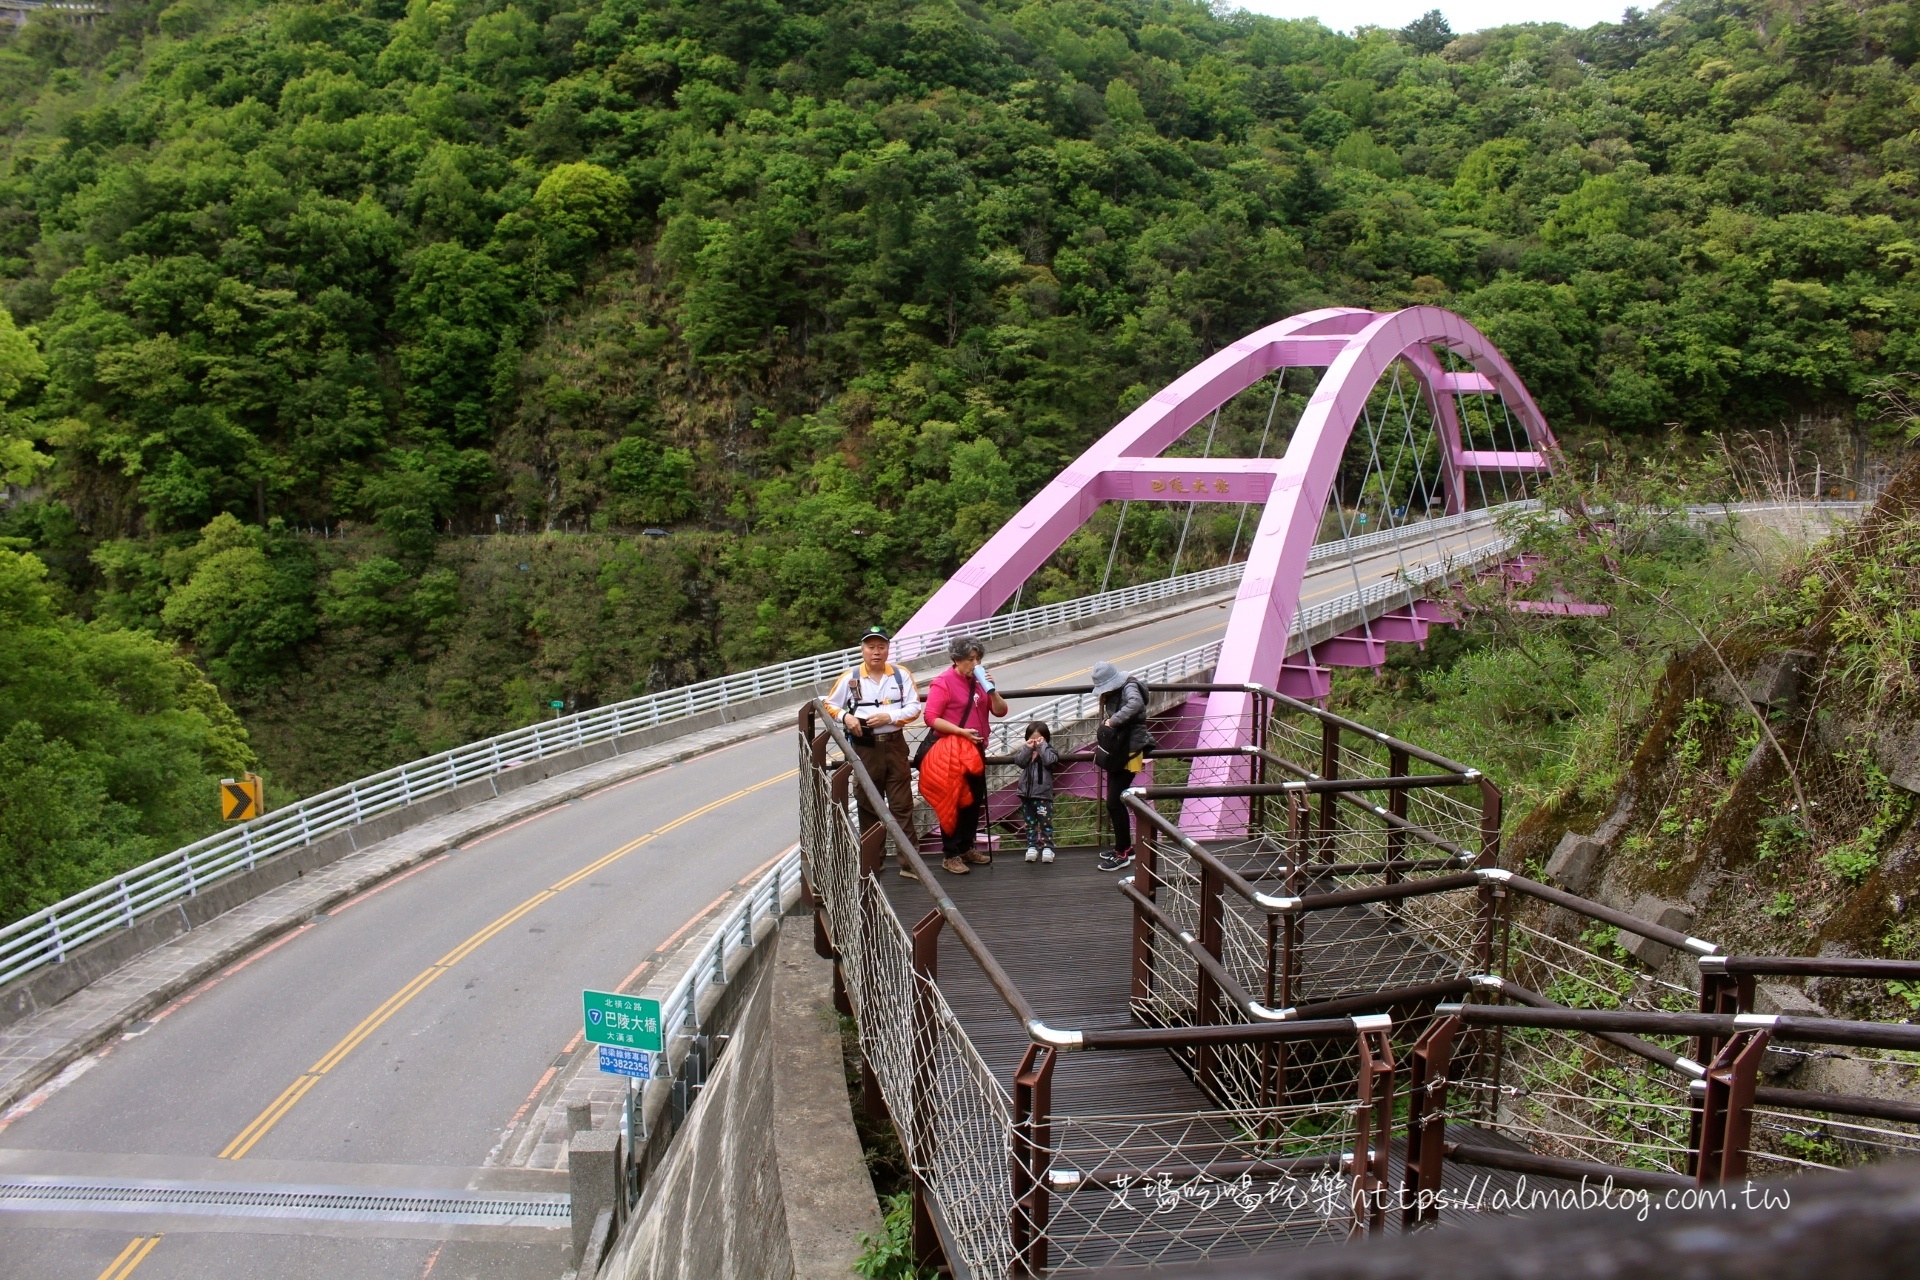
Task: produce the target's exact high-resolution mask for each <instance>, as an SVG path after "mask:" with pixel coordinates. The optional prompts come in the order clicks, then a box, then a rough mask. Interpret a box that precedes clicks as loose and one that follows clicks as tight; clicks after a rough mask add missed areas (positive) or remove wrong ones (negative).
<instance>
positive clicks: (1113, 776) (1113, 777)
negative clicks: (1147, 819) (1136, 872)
mask: <svg viewBox="0 0 1920 1280" xmlns="http://www.w3.org/2000/svg"><path fill="white" fill-rule="evenodd" d="M1138 776H1139V775H1138V774H1136V773H1134V771H1133V770H1131V769H1125V768H1122V769H1109V770H1107V821H1108V822H1109V823H1110V824H1111V825H1112V826H1113V847H1114V848H1115V849H1118V850H1119V851H1120V852H1121V853H1125V852H1126V851H1127V850H1128V849H1130V848H1132V847H1133V824H1132V822H1131V821H1130V819H1132V817H1133V813H1132V811H1131V810H1129V809H1128V808H1127V801H1126V794H1127V788H1128V787H1130V786H1132V785H1133V780H1134V778H1136V777H1138Z"/></svg>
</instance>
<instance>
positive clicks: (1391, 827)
mask: <svg viewBox="0 0 1920 1280" xmlns="http://www.w3.org/2000/svg"><path fill="white" fill-rule="evenodd" d="M1412 771H1413V769H1412V762H1411V761H1410V760H1408V758H1407V753H1406V751H1405V749H1403V748H1401V747H1389V748H1388V749H1387V772H1388V774H1390V775H1392V776H1393V777H1396V778H1404V777H1406V776H1407V775H1408V774H1409V773H1411V772H1412ZM1387 812H1388V813H1390V814H1392V815H1393V816H1394V817H1396V818H1400V819H1402V820H1404V819H1405V818H1406V816H1407V793H1406V792H1405V791H1404V790H1403V789H1401V788H1399V787H1395V788H1394V789H1393V790H1391V791H1389V792H1387ZM1406 853H1407V833H1406V830H1405V829H1404V828H1402V827H1399V826H1396V825H1395V824H1393V823H1391V822H1389V823H1388V824H1387V876H1386V881H1387V883H1388V884H1392V883H1394V882H1395V881H1397V880H1398V879H1399V878H1400V868H1399V867H1398V866H1395V865H1394V864H1395V863H1398V862H1399V861H1400V860H1401V859H1402V858H1404V857H1406Z"/></svg>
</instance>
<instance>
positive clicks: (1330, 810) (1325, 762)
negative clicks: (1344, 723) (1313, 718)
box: [1320, 720, 1340, 862]
mask: <svg viewBox="0 0 1920 1280" xmlns="http://www.w3.org/2000/svg"><path fill="white" fill-rule="evenodd" d="M1320 776H1321V777H1323V778H1326V779H1329V780H1331V779H1334V778H1338V777H1339V776H1340V726H1339V725H1337V724H1335V723H1333V722H1332V721H1331V720H1322V721H1321V722H1320ZM1338 798H1339V797H1337V796H1335V795H1334V793H1333V792H1331V791H1322V792H1321V793H1320V861H1322V862H1334V861H1336V860H1337V859H1335V857H1334V854H1333V824H1334V805H1335V802H1336V801H1337V800H1338Z"/></svg>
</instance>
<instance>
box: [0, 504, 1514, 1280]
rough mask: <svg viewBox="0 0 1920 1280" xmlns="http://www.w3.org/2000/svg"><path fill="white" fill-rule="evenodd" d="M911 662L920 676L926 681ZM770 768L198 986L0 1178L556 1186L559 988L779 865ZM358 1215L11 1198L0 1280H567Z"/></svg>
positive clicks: (1051, 666)
mask: <svg viewBox="0 0 1920 1280" xmlns="http://www.w3.org/2000/svg"><path fill="white" fill-rule="evenodd" d="M1481 536H1482V538H1484V536H1485V535H1484V534H1482V535H1481ZM1421 545H1422V546H1423V547H1425V546H1428V545H1430V544H1421ZM1398 565H1399V558H1398V555H1397V553H1396V552H1395V551H1394V550H1393V549H1392V548H1391V547H1388V548H1386V549H1384V550H1382V551H1380V552H1377V553H1375V554H1373V555H1371V556H1368V557H1366V558H1363V559H1361V560H1359V561H1358V562H1357V563H1354V564H1349V563H1348V562H1347V561H1345V560H1342V561H1340V562H1338V563H1337V564H1330V565H1327V566H1326V567H1324V568H1321V569H1320V570H1319V571H1318V572H1316V573H1314V574H1313V575H1311V576H1310V577H1309V579H1308V581H1307V584H1306V592H1305V594H1304V596H1303V603H1304V604H1307V605H1311V604H1314V603H1317V602H1319V601H1321V600H1326V599H1332V598H1335V597H1337V596H1340V595H1343V594H1346V593H1348V592H1351V591H1352V590H1353V589H1354V587H1355V583H1356V578H1357V579H1358V581H1360V582H1362V583H1365V582H1369V581H1373V580H1377V579H1378V578H1379V577H1381V576H1382V575H1383V574H1390V573H1392V572H1394V571H1395V569H1397V567H1398ZM1227 613H1228V609H1227V606H1226V605H1225V604H1221V603H1208V604H1206V605H1204V606H1202V607H1199V608H1196V609H1194V610H1191V611H1188V612H1185V613H1182V614H1179V615H1177V616H1174V617H1171V618H1161V619H1159V620H1157V621H1155V622H1152V623H1150V624H1147V625H1143V626H1140V627H1138V628H1135V629H1133V630H1130V631H1127V632H1123V633H1121V634H1118V635H1112V636H1108V637H1106V638H1104V639H1101V640H1097V641H1088V642H1082V643H1081V644H1079V645H1076V646H1074V647H1071V648H1066V649H1062V650H1059V651H1056V652H1054V653H1051V654H1046V655H1042V656H1039V657H1035V658H1031V659H1028V660H1026V661H1023V662H1019V663H1010V664H1006V665H1004V666H999V667H996V675H997V676H998V678H999V679H1000V680H1001V681H1002V682H1004V683H1006V684H1007V685H1008V687H1013V686H1014V685H1015V684H1018V685H1023V686H1030V685H1035V684H1043V683H1057V684H1067V683H1071V682H1073V681H1074V680H1075V678H1076V677H1080V678H1082V679H1084V676H1085V673H1086V671H1087V670H1088V669H1089V667H1090V666H1091V664H1092V662H1093V661H1094V660H1095V659H1096V658H1107V659H1110V660H1113V661H1115V662H1116V663H1118V664H1119V665H1121V666H1128V665H1139V664H1145V663H1147V662H1151V661H1153V660H1156V659H1158V658H1162V657H1166V656H1168V655H1170V654H1173V653H1177V652H1180V651H1181V650H1184V649H1189V648H1193V647H1195V646H1197V645H1201V644H1205V643H1207V642H1208V641H1210V640H1214V639H1217V638H1218V637H1219V636H1220V634H1221V632H1222V631H1223V629H1224V627H1225V625H1226V619H1227ZM990 656H991V655H990ZM916 665H918V666H920V667H921V668H922V670H921V672H920V674H921V677H922V680H923V683H924V680H925V679H926V677H928V676H930V675H931V674H933V671H934V669H935V667H936V664H935V663H934V662H933V661H932V660H931V659H928V660H926V661H924V662H922V663H920V664H916ZM1015 714H1016V715H1017V714H1018V709H1017V708H1016V712H1015ZM793 768H794V759H793V743H792V739H791V738H790V737H789V736H788V734H787V733H784V732H782V733H775V734H771V735H768V736H766V737H762V738H757V739H754V740H751V741H748V742H745V743H741V744H738V745H735V746H732V747H728V748H724V749H722V750H718V751H715V752H713V753H711V754H708V755H705V756H701V757H698V758H695V759H692V760H688V761H685V762H682V763H679V764H674V765H670V766H666V767H663V768H661V769H659V770H657V771H654V772H651V773H648V774H644V775H642V776H639V777H636V778H633V779H630V780H628V781H626V782H623V783H620V784H617V785H615V786H612V787H609V788H607V789H606V790H603V791H601V792H597V793H595V794H593V795H590V796H587V797H584V798H581V799H578V800H575V801H572V802H571V803H568V804H564V805H561V806H559V807H557V808H555V809H552V810H548V811H546V812H545V813H542V814H540V815H537V816H535V817H532V818H528V819H526V820H524V821H522V822H520V823H519V824H517V825H515V826H512V827H509V828H506V829H504V830H501V831H498V832H496V833H494V834H492V835H490V836H487V837H484V838H481V839H478V840H475V841H473V842H472V843H470V844H468V845H466V846H464V847H462V848H461V849H459V850H457V851H455V852H452V853H449V854H447V855H444V856H442V857H439V858H436V859H434V860H432V861H430V862H427V863H423V864H421V865H419V866H417V867H415V868H414V869H412V870H410V871H408V872H405V873H403V874H401V875H399V876H396V877H395V878H393V879H391V880H388V881H386V882H384V883H383V884H381V885H380V886H377V887H376V888H374V889H372V890H371V891H369V892H367V893H365V894H362V895H361V896H360V897H359V898H357V899H354V900H353V901H351V902H349V903H347V904H345V905H343V906H342V907H340V908H338V909H336V910H334V911H333V912H332V913H331V914H330V915H328V916H327V917H325V918H322V919H318V920H315V921H314V922H312V923H310V924H308V925H306V926H304V927H302V928H300V929H298V930H296V931H294V932H293V933H291V934H288V935H286V936H284V937H282V938H281V939H279V940H278V941H276V942H275V943H273V944H271V945H269V946H267V947H265V948H263V949H262V950H260V951H258V952H256V953H255V954H253V955H252V956H251V957H249V958H248V959H246V960H244V961H241V962H239V963H237V964H235V965H233V966H232V967H230V968H229V969H227V970H226V971H224V972H223V973H221V974H220V975H218V976H217V977H215V978H213V979H210V980H209V981H208V982H206V983H204V984H202V985H201V986H200V987H198V988H196V989H195V990H193V991H191V992H190V993H188V994H187V995H186V996H184V997H182V998H181V999H179V1000H178V1001H176V1002H175V1003H174V1004H173V1005H171V1006H169V1007H168V1008H167V1009H165V1010H164V1011H163V1012H162V1013H160V1014H159V1015H156V1016H155V1017H154V1018H153V1019H152V1020H151V1022H150V1023H149V1024H146V1025H144V1026H137V1027H136V1029H135V1031H134V1032H132V1033H130V1034H128V1035H127V1036H124V1037H122V1038H121V1039H119V1040H118V1041H116V1042H114V1043H113V1044H112V1045H110V1046H109V1047H108V1048H106V1049H105V1050H102V1051H101V1052H99V1053H96V1054H94V1055H92V1056H91V1057H89V1058H87V1059H84V1060H82V1061H81V1062H80V1063H78V1064H76V1065H75V1066H74V1067H73V1068H70V1069H69V1070H68V1071H67V1072H66V1073H64V1074H63V1076H62V1077H61V1079H60V1080H59V1081H57V1082H56V1083H55V1085H54V1086H51V1087H49V1088H48V1089H45V1090H42V1091H41V1093H40V1094H38V1095H36V1096H35V1098H33V1099H29V1100H28V1102H26V1103H23V1104H22V1105H21V1106H19V1107H17V1108H15V1109H14V1111H12V1112H10V1113H9V1114H8V1115H7V1116H6V1117H5V1118H4V1119H0V1175H4V1176H7V1177H19V1176H46V1177H59V1178H91V1179H155V1178H161V1179H177V1180H179V1181H180V1182H182V1183H183V1184H192V1185H193V1186H195V1187H199V1188H205V1187H208V1186H228V1187H231V1186H235V1185H245V1186H249V1187H272V1188H275V1189H286V1188H289V1187H298V1188H323V1189H328V1190H330V1191H333V1192H336V1193H337V1192H339V1191H340V1189H342V1188H348V1189H352V1188H361V1189H369V1190H371V1189H379V1190H382V1191H388V1192H391V1191H395V1190H403V1191H407V1192H410V1193H420V1192H425V1191H431V1190H447V1189H453V1190H458V1189H464V1188H481V1189H485V1190H488V1191H493V1192H498V1193H500V1194H502V1195H509V1194H511V1195H513V1196H525V1197H532V1196H539V1195H548V1196H551V1195H553V1194H556V1193H562V1192H564V1191H565V1189H566V1187H565V1177H564V1175H563V1174H557V1173H554V1172H551V1171H546V1170H537V1169H529V1168H524V1167H522V1168H515V1167H513V1161H514V1158H515V1157H514V1155H513V1152H511V1151H508V1150H507V1147H508V1146H509V1145H510V1144H508V1143H507V1141H506V1139H507V1137H508V1136H509V1135H510V1134H513V1133H515V1132H517V1129H516V1124H517V1122H519V1121H521V1120H523V1119H524V1118H525V1116H526V1113H527V1110H528V1106H529V1104H530V1103H531V1102H533V1101H534V1100H535V1099H536V1098H538V1097H539V1096H540V1095H541V1091H542V1088H543V1086H544V1085H545V1084H546V1082H547V1080H548V1079H550V1078H551V1072H550V1070H549V1069H550V1067H552V1066H553V1065H554V1064H555V1061H556V1054H558V1053H560V1052H561V1051H562V1050H563V1048H564V1047H565V1046H567V1045H568V1044H569V1042H571V1041H572V1040H574V1038H575V1034H576V1032H577V1031H578V1029H579V1017H580V1012H579V1011H580V1001H579V993H580V991H581V989H582V988H588V987H596V988H607V987H611V986H613V985H614V984H617V983H619V982H620V981H621V980H622V979H623V977H625V976H626V975H628V974H629V973H630V972H631V971H632V970H633V969H634V967H635V965H636V964H637V963H638V962H639V961H640V960H642V959H643V958H645V957H647V956H648V955H649V954H650V953H652V952H653V951H654V949H655V948H656V947H658V946H660V945H661V944H662V943H663V942H666V941H668V940H669V939H670V938H672V937H673V936H674V935H675V934H676V933H677V932H678V931H680V930H681V928H682V926H683V925H685V924H687V922H688V921H689V920H690V919H691V918H693V917H694V916H696V915H697V914H699V913H700V912H701V911H702V910H703V908H706V907H707V906H708V905H709V904H710V903H712V902H714V901H715V896H716V895H723V894H724V893H725V892H726V891H727V890H728V889H730V888H731V887H732V886H734V885H735V884H737V883H738V882H740V881H741V880H742V879H743V878H745V877H749V876H751V875H752V874H753V872H754V871H755V869H756V868H759V867H761V866H763V865H764V864H766V863H767V862H768V861H769V860H771V859H772V858H774V857H776V856H777V855H779V854H780V853H782V852H783V851H784V850H786V849H788V848H790V847H791V846H792V844H793V841H794V840H795V838H796V826H797V821H796V816H795V809H794V801H793V794H792V788H793V786H794V783H793V781H792V771H793ZM608 1079H609V1081H610V1082H611V1080H612V1078H611V1077H609V1078H608ZM530 1091H531V1093H530ZM522 1145H524V1144H522ZM428 1216H429V1218H430V1217H431V1215H428ZM371 1217H372V1215H370V1214H360V1215H358V1216H356V1214H355V1212H354V1211H352V1210H351V1209H346V1210H339V1211H330V1212H328V1213H327V1214H326V1215H325V1216H320V1215H318V1214H316V1216H314V1217H309V1218H288V1217H260V1216H253V1217H249V1216H244V1215H242V1214H240V1213H238V1212H231V1211H230V1212H226V1213H185V1212H174V1213H169V1214H167V1215H166V1216H164V1217H148V1216H145V1215H134V1214H129V1213H127V1212H121V1211H113V1210H104V1209H103V1210H100V1211H85V1212H77V1211H71V1210H65V1211H50V1210H36V1211H27V1210H24V1209H22V1208H20V1207H19V1206H18V1205H17V1204H15V1205H13V1206H11V1207H9V1208H8V1209H6V1211H4V1212H0V1258H4V1259H5V1264H4V1266H3V1267H0V1271H4V1273H5V1275H6V1276H7V1277H9V1278H10V1280H42V1278H44V1280H92V1278H94V1277H102V1278H103V1280H124V1277H127V1276H130V1275H134V1274H136V1273H137V1274H138V1275H139V1277H140V1280H173V1278H176V1277H177V1278H180V1280H187V1278H189V1277H191V1278H195V1280H205V1278H209V1277H229V1276H235V1277H237V1276H273V1277H275V1280H298V1278H300V1277H308V1276H312V1277H322V1276H324V1277H329V1278H337V1277H349V1276H350V1277H367V1278H373V1277H383V1278H384V1277H394V1278H396V1280H401V1278H404V1280H415V1278H417V1277H426V1276H433V1277H440V1278H452V1277H462V1276H479V1275H486V1276H527V1277H544V1278H551V1277H557V1276H559V1275H560V1274H561V1272H562V1271H563V1270H564V1269H565V1267H566V1265H567V1257H566V1253H567V1248H566V1243H567V1240H568V1235H567V1233H566V1232H565V1231H562V1230H555V1229H552V1228H550V1227H541V1226H537V1225H498V1226H476V1225H470V1224H467V1223H462V1224H460V1225H447V1224H446V1223H445V1222H434V1221H431V1220H427V1221H421V1222H418V1223H395V1222H392V1221H383V1220H369V1219H370V1218H371Z"/></svg>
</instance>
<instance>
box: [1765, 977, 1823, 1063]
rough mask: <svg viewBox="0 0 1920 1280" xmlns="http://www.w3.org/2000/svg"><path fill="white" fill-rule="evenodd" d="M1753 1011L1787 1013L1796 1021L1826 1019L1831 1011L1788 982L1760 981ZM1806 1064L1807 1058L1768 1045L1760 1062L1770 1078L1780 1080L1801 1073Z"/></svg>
mask: <svg viewBox="0 0 1920 1280" xmlns="http://www.w3.org/2000/svg"><path fill="white" fill-rule="evenodd" d="M1753 1011H1754V1012H1755V1013H1784V1014H1787V1015H1788V1016H1790V1017H1794V1018H1824V1017H1826V1016H1827V1011H1826V1010H1825V1009H1822V1008H1821V1007H1820V1006H1819V1005H1817V1004H1815V1003H1814V1002H1813V1001H1812V1000H1811V999H1809V998H1808V997H1807V993H1806V992H1804V991H1802V990H1801V989H1800V988H1798V987H1795V986H1789V985H1788V984H1786V983H1784V982H1758V983H1755V984H1754V988H1753ZM1805 1061H1806V1055H1804V1054H1799V1053H1788V1052H1786V1051H1785V1050H1782V1049H1776V1048H1774V1047H1773V1046H1772V1045H1769V1046H1767V1053H1766V1056H1765V1057H1764V1058H1762V1059H1761V1061H1760V1070H1761V1071H1763V1072H1765V1073H1766V1074H1767V1075H1769V1076H1773V1077H1775V1078H1778V1077H1780V1076H1784V1075H1787V1074H1789V1073H1791V1072H1793V1071H1795V1070H1797V1069H1798V1068H1799V1067H1800V1065H1801V1064H1802V1063H1803V1062H1805Z"/></svg>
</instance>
